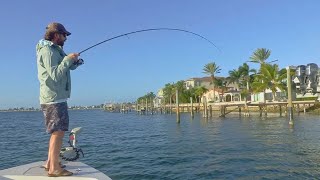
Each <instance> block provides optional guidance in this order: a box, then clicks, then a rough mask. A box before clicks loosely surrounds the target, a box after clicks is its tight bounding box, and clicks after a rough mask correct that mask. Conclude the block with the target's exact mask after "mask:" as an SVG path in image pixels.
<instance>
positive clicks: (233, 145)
mask: <svg viewBox="0 0 320 180" xmlns="http://www.w3.org/2000/svg"><path fill="white" fill-rule="evenodd" d="M175 118H176V116H175V115H148V116H140V115H136V114H119V113H107V112H103V111H100V110H88V111H70V119H71V122H70V127H72V128H74V127H77V126H82V127H83V131H82V133H81V135H80V137H79V138H80V139H79V143H80V144H79V145H80V146H81V148H82V149H83V151H84V153H85V157H84V158H82V159H81V161H82V162H84V163H86V164H89V165H91V166H92V167H94V168H97V169H98V170H100V171H102V172H103V173H105V174H107V175H108V176H110V177H111V178H112V179H130V180H134V179H139V180H140V179H307V178H309V179H317V178H319V177H320V165H319V164H320V156H319V154H320V143H319V141H320V138H319V137H320V119H319V116H311V115H301V116H296V117H295V126H294V128H290V127H289V126H288V121H287V119H286V118H285V117H283V118H279V117H270V118H267V119H260V118H258V117H251V118H244V117H243V118H239V117H237V116H234V117H232V116H228V117H226V118H218V117H215V118H212V119H209V120H205V119H202V118H200V116H199V115H196V117H195V118H194V119H193V120H192V119H191V118H190V115H189V114H182V115H181V123H180V124H177V123H176V119H175ZM0 129H1V131H0V169H5V168H9V167H12V166H16V165H22V164H25V163H31V162H35V161H40V160H45V159H46V151H47V141H48V139H49V136H48V135H47V134H46V133H45V129H44V123H43V116H42V113H41V112H6V113H0ZM65 142H66V141H65ZM65 144H66V143H65Z"/></svg>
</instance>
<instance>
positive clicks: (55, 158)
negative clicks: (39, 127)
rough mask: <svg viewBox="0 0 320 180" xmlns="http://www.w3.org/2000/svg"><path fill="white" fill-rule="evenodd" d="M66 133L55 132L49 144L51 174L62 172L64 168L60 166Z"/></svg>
mask: <svg viewBox="0 0 320 180" xmlns="http://www.w3.org/2000/svg"><path fill="white" fill-rule="evenodd" d="M63 136H64V131H55V132H53V133H52V134H51V138H50V144H49V153H48V154H49V161H50V162H49V164H50V166H49V167H50V169H49V174H52V173H54V172H61V171H62V168H61V167H60V165H59V154H60V150H61V146H62V139H63Z"/></svg>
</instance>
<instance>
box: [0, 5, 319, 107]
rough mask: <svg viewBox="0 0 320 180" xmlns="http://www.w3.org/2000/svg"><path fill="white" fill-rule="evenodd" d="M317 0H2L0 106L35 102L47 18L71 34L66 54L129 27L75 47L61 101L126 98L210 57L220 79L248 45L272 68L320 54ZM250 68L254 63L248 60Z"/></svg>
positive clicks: (190, 71)
mask: <svg viewBox="0 0 320 180" xmlns="http://www.w3.org/2000/svg"><path fill="white" fill-rule="evenodd" d="M319 7H320V1H319V0H306V1H301V0H281V1H279V0H268V1H266V0H265V1H262V0H241V1H239V0H224V1H221V0H201V1H199V0H161V1H150V0H136V1H130V0H126V1H125V0H105V1H98V0H90V1H88V0H82V1H75V0H68V1H65V0H55V1H36V0H28V1H23V0H20V1H18V0H4V1H2V2H1V6H0V22H1V25H0V27H1V28H0V38H1V43H0V52H1V53H0V56H1V60H0V62H1V65H0V82H1V85H0V109H6V108H14V107H39V81H38V79H37V64H36V51H35V46H36V44H37V42H38V41H39V40H40V39H41V38H43V35H44V32H45V27H46V26H47V25H48V24H49V23H51V22H60V23H62V24H63V25H64V26H65V27H66V29H67V30H68V31H70V32H71V33H72V34H71V36H69V37H68V40H67V41H66V42H65V47H64V50H65V52H66V53H67V54H68V53H73V52H80V51H82V50H84V49H86V48H88V47H90V46H91V45H94V44H96V43H98V42H101V41H103V40H106V39H108V38H112V37H114V36H118V35H120V34H123V33H128V32H131V31H136V30H141V29H149V28H179V29H184V30H188V31H192V32H194V33H197V34H200V35H202V36H204V37H205V38H207V39H209V40H210V41H212V42H213V43H214V44H215V45H216V46H217V47H218V48H219V49H220V51H219V50H218V49H217V48H215V47H214V46H212V45H211V44H210V43H208V42H207V41H205V40H203V39H201V38H199V37H196V36H194V35H191V34H188V33H182V32H176V31H152V32H144V33H139V34H133V35H129V36H126V37H122V38H118V39H115V40H112V41H109V42H107V43H104V44H102V45H100V46H97V47H95V48H93V49H90V50H88V51H86V52H85V53H83V54H81V58H83V59H84V61H85V64H84V65H83V66H80V67H79V68H78V69H77V70H75V71H72V73H71V75H72V93H71V98H70V99H69V101H68V104H69V105H95V104H102V103H108V102H125V101H134V100H135V99H136V98H138V97H141V96H143V95H145V94H147V93H148V92H154V93H157V91H158V90H159V89H160V88H162V87H164V85H165V84H167V83H175V82H177V81H180V80H186V79H189V78H193V77H204V76H206V75H205V74H204V73H203V67H204V65H205V64H207V63H211V62H215V63H216V64H217V65H218V66H220V68H221V73H220V74H217V76H228V72H229V71H230V70H232V69H237V68H238V67H239V66H240V65H242V64H243V63H244V62H246V61H248V60H249V58H250V56H251V55H252V53H253V52H254V51H255V50H256V49H257V48H267V49H269V50H271V56H270V58H269V60H270V61H272V60H278V61H277V63H278V64H279V66H280V67H281V68H283V67H286V66H289V65H301V64H304V65H305V64H308V63H316V64H319V60H320V25H319V18H320V11H319ZM249 66H250V67H251V68H257V65H256V64H249Z"/></svg>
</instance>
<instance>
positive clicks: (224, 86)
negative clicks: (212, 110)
mask: <svg viewBox="0 0 320 180" xmlns="http://www.w3.org/2000/svg"><path fill="white" fill-rule="evenodd" d="M227 79H228V78H221V79H217V80H216V81H215V86H217V87H218V88H219V89H221V94H222V97H223V96H224V92H225V91H226V90H227V84H228V81H227ZM219 100H220V102H221V101H222V100H221V97H220V96H219Z"/></svg>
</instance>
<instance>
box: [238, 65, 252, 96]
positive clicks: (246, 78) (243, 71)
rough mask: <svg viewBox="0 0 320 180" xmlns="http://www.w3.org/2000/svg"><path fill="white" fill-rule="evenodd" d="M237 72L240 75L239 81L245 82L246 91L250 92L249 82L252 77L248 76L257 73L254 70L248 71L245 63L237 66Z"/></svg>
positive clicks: (248, 68)
mask: <svg viewBox="0 0 320 180" xmlns="http://www.w3.org/2000/svg"><path fill="white" fill-rule="evenodd" d="M238 71H239V72H240V74H241V79H242V80H243V81H244V82H245V84H246V87H247V91H248V92H249V91H250V87H249V84H250V81H251V79H252V76H250V73H256V72H257V71H256V70H255V69H250V67H249V65H248V64H247V63H243V64H242V66H239V69H238Z"/></svg>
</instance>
